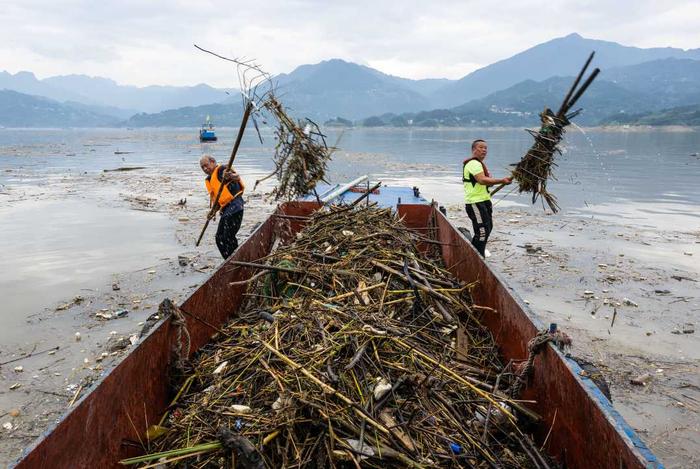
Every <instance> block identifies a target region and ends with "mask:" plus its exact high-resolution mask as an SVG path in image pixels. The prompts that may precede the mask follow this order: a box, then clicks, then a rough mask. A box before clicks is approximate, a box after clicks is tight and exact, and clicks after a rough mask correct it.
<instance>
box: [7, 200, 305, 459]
mask: <svg viewBox="0 0 700 469" xmlns="http://www.w3.org/2000/svg"><path fill="white" fill-rule="evenodd" d="M317 207H318V205H317V204H316V203H290V204H285V205H283V206H282V207H280V208H278V210H277V211H276V212H275V213H277V214H288V215H294V216H305V215H308V214H309V213H311V212H312V211H313V210H315V209H316V208H317ZM301 224H302V223H301V222H300V221H293V220H287V219H283V218H280V217H275V216H272V217H270V218H268V219H267V220H266V221H265V222H264V223H263V224H262V225H261V226H260V227H259V228H258V229H257V230H255V232H254V233H253V234H252V235H251V236H250V237H249V238H248V240H246V242H245V243H243V244H242V245H241V247H240V248H239V249H238V250H237V251H236V253H235V254H234V255H233V256H232V257H231V258H229V259H228V261H226V263H225V264H224V265H223V266H222V267H221V268H219V269H217V270H216V272H214V274H213V275H212V276H211V277H210V278H209V279H208V280H207V281H206V282H205V283H204V284H203V285H202V287H200V288H199V289H197V291H195V292H194V293H193V294H192V296H190V297H189V298H188V299H187V300H186V301H185V303H184V304H183V305H182V307H181V308H182V309H183V310H184V311H185V312H186V313H189V314H188V315H185V319H186V322H187V329H188V331H189V334H190V340H191V343H190V350H191V353H194V352H195V351H196V350H197V349H198V348H199V347H201V346H202V345H204V344H205V343H206V342H208V341H209V339H210V338H211V336H212V335H213V334H214V333H216V331H215V330H214V329H212V327H210V326H208V325H206V324H204V323H202V322H200V321H197V320H195V319H193V318H192V317H191V315H195V316H197V317H198V318H200V319H202V320H204V321H206V322H207V323H209V324H210V325H211V326H215V327H219V326H220V325H222V324H224V323H225V322H226V321H227V320H228V319H229V318H230V317H232V316H233V315H234V314H236V312H237V309H238V307H239V306H240V303H241V301H242V299H243V296H242V293H243V290H244V289H243V287H240V286H238V287H230V286H229V283H230V282H233V281H238V280H243V279H246V278H249V277H250V276H251V275H252V274H254V273H256V272H257V271H252V270H251V269H248V268H246V269H236V268H235V266H233V265H232V261H236V260H239V261H247V262H255V260H257V259H259V258H260V257H263V256H264V255H266V254H267V253H268V252H269V250H270V248H271V243H272V240H273V239H274V236H275V235H277V234H283V233H284V232H289V229H290V228H291V229H292V230H296V229H298V228H299V227H300V225H301ZM175 337H176V328H175V327H174V326H173V325H172V323H171V320H170V319H168V320H166V321H164V322H162V323H160V324H158V326H157V327H155V328H154V330H152V331H151V333H150V334H149V335H148V336H147V337H145V338H144V339H143V341H142V342H141V343H139V344H138V346H137V347H136V348H135V349H134V350H133V351H132V352H131V353H130V354H129V355H128V356H127V357H126V358H124V360H123V361H122V362H121V363H120V364H119V365H118V366H117V367H115V368H114V369H113V370H112V371H110V372H109V374H108V375H107V376H105V377H104V378H102V379H101V381H100V382H98V383H97V385H96V387H95V389H94V390H93V391H92V392H90V393H89V394H88V395H86V396H85V397H83V398H82V399H81V400H79V401H78V403H77V404H76V405H75V407H74V408H73V410H71V411H70V412H69V413H68V414H66V415H65V416H64V417H63V418H62V419H61V421H60V422H59V423H58V424H57V425H56V426H55V427H53V428H52V429H50V430H49V431H48V432H47V433H46V434H45V435H44V437H43V438H41V439H40V440H38V441H37V442H36V443H35V445H34V446H33V447H30V448H29V449H28V450H27V451H28V453H27V454H26V456H25V457H24V458H23V459H21V460H20V461H19V462H18V463H17V466H16V467H18V468H22V469H25V468H44V467H50V468H55V469H63V468H65V469H74V468H82V467H86V468H87V467H89V468H93V467H94V468H97V467H99V468H108V467H114V468H117V467H123V466H121V465H119V464H118V461H119V460H120V459H123V458H126V457H130V456H134V455H137V454H142V452H143V451H142V450H141V449H140V440H139V439H140V438H141V439H142V438H143V435H144V433H145V430H146V428H147V423H148V424H149V425H150V424H154V423H157V422H158V420H159V419H160V416H161V415H162V413H163V412H164V410H165V408H166V407H167V405H168V399H169V395H168V388H167V383H168V369H169V361H170V357H171V347H172V345H173V343H174V340H175V339H174V338H175Z"/></svg>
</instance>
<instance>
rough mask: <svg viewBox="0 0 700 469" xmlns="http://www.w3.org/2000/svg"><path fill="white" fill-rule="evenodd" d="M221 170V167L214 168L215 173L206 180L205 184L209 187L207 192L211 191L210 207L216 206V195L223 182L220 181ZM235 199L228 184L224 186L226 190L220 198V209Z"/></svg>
mask: <svg viewBox="0 0 700 469" xmlns="http://www.w3.org/2000/svg"><path fill="white" fill-rule="evenodd" d="M219 168H221V165H218V166H217V167H216V168H214V172H212V173H211V176H209V177H208V178H207V179H205V180H204V184H205V185H206V186H207V191H209V199H210V202H209V205H213V204H214V200H215V199H216V194H218V193H219V187H220V186H221V181H219ZM233 199H234V194H231V191H229V190H228V184H226V185H225V186H224V190H223V191H221V196H220V197H219V207H221V208H223V207H225V206H226V205H228V203H229V202H231V201H232V200H233Z"/></svg>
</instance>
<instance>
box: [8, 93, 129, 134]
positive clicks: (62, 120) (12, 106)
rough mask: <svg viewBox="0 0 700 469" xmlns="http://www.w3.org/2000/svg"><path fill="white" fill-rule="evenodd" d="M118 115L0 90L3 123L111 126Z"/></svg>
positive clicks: (29, 125)
mask: <svg viewBox="0 0 700 469" xmlns="http://www.w3.org/2000/svg"><path fill="white" fill-rule="evenodd" d="M117 123H118V119H116V118H114V117H112V116H105V115H103V114H98V113H96V112H93V111H90V110H88V109H85V108H81V107H74V106H71V105H69V104H65V103H59V102H58V101H54V100H52V99H48V98H44V97H40V96H31V95H28V94H23V93H18V92H16V91H9V90H0V125H2V126H4V127H111V126H114V125H116V124H117Z"/></svg>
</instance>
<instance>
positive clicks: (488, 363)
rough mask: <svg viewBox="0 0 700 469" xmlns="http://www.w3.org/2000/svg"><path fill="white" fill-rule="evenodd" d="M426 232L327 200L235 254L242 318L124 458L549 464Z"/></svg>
mask: <svg viewBox="0 0 700 469" xmlns="http://www.w3.org/2000/svg"><path fill="white" fill-rule="evenodd" d="M429 238H430V233H429V232H420V233H419V232H415V231H411V230H409V229H408V228H406V226H405V225H404V224H403V223H402V222H401V220H399V219H398V218H397V216H396V215H395V214H393V213H392V211H391V210H390V209H379V208H375V207H373V206H371V205H370V206H368V207H362V208H357V207H345V208H338V207H332V208H331V209H330V211H326V212H319V213H316V214H314V215H312V217H310V218H309V219H308V223H307V225H306V227H305V228H304V229H303V230H302V231H300V232H299V233H298V234H297V235H296V236H295V237H294V238H293V242H292V243H290V244H288V245H286V246H282V247H278V248H277V249H276V250H274V252H273V253H272V254H270V255H269V256H267V257H266V258H264V259H260V260H259V261H258V262H256V263H242V262H232V265H236V266H237V267H236V268H248V269H250V268H251V267H252V268H253V270H254V271H255V272H256V273H255V274H254V275H253V276H252V277H251V278H250V279H249V280H247V281H245V283H248V284H249V288H248V293H247V294H246V296H247V299H246V302H245V304H244V305H243V306H242V308H241V311H242V313H241V314H240V315H239V316H238V317H237V318H236V319H234V320H233V321H232V322H230V323H229V324H228V325H227V326H226V327H225V328H224V329H223V333H220V334H218V336H217V337H216V338H215V340H214V341H213V342H212V343H210V344H209V345H207V346H205V347H204V348H203V350H202V352H200V353H199V354H198V356H197V357H196V358H195V360H194V361H193V362H192V363H191V365H190V368H189V371H188V372H186V373H185V375H184V376H181V377H180V383H181V384H180V385H178V389H179V391H178V392H177V393H176V396H175V399H174V404H173V405H172V406H170V408H169V410H168V412H167V414H166V415H164V416H163V420H162V421H161V424H160V425H159V426H155V427H152V428H151V430H149V438H150V440H149V442H148V448H147V450H148V454H147V455H145V456H141V457H137V458H131V459H129V460H124V461H122V463H123V464H143V465H145V467H152V466H155V465H158V464H163V463H167V462H173V463H174V462H180V463H182V464H186V465H187V467H190V468H193V467H196V468H203V467H245V468H250V467H253V468H263V467H271V468H278V467H318V468H326V467H360V466H362V467H413V468H419V467H425V468H428V467H434V466H439V467H494V468H495V467H503V468H513V467H538V468H546V467H548V466H547V462H546V461H545V459H544V458H543V457H542V456H541V455H540V453H539V451H538V450H537V449H536V448H535V447H534V445H533V443H532V442H531V440H530V437H529V436H527V434H526V431H525V430H524V427H523V421H526V420H527V418H526V417H525V415H527V412H526V410H525V409H524V407H522V404H521V403H519V402H518V401H517V400H516V399H515V398H513V397H511V396H510V391H511V390H512V388H513V387H514V383H515V382H516V379H515V377H514V376H513V375H512V374H511V373H510V372H508V367H504V366H503V364H502V363H501V361H500V360H499V356H498V351H497V347H496V345H495V344H494V341H493V338H492V336H491V334H490V332H489V331H488V329H486V328H485V327H484V326H482V325H481V324H480V312H483V310H484V309H487V308H484V307H480V306H478V305H475V304H473V302H472V300H471V297H470V288H471V287H472V286H471V285H464V284H461V283H459V282H458V281H457V280H456V279H455V278H454V277H453V276H452V275H451V274H450V273H449V272H448V271H447V270H445V269H444V268H443V267H441V266H440V265H441V261H440V260H439V258H437V255H436V253H437V249H436V248H437V246H436V244H435V242H434V241H431V240H430V239H429ZM431 253H432V254H431ZM183 467H184V466H183Z"/></svg>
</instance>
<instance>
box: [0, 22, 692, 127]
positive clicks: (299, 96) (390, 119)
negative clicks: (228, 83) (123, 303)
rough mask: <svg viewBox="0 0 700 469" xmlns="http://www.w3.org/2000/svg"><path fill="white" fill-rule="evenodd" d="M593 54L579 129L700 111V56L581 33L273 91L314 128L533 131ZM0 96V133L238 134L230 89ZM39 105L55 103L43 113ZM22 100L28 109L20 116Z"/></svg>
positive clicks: (54, 90)
mask: <svg viewBox="0 0 700 469" xmlns="http://www.w3.org/2000/svg"><path fill="white" fill-rule="evenodd" d="M592 50H595V51H596V56H595V59H594V62H593V64H594V65H595V66H598V67H600V68H601V69H602V70H603V71H602V73H601V74H600V76H599V78H598V79H597V80H596V82H595V83H594V84H593V86H592V87H591V88H590V90H589V91H588V92H587V93H586V95H584V97H583V98H582V100H581V101H580V105H581V106H582V107H584V108H585V112H584V113H583V114H582V115H581V116H580V117H579V118H577V122H580V123H583V124H595V123H599V122H603V121H604V120H605V119H607V118H609V117H611V116H620V115H624V114H640V113H643V112H656V111H660V110H662V109H669V108H673V107H678V106H687V105H693V104H698V103H700V49H691V50H682V49H675V48H648V49H642V48H637V47H628V46H623V45H620V44H617V43H614V42H608V41H600V40H595V39H587V38H583V37H581V36H580V35H578V34H570V35H568V36H565V37H561V38H556V39H552V40H551V41H547V42H545V43H543V44H539V45H536V46H534V47H532V48H530V49H527V50H525V51H523V52H521V53H519V54H516V55H514V56H512V57H510V58H508V59H504V60H501V61H498V62H496V63H494V64H491V65H488V66H486V67H483V68H481V69H479V70H476V71H474V72H472V73H470V74H468V75H466V76H465V77H463V78H461V79H459V80H447V79H425V80H411V79H406V78H400V77H396V76H392V75H388V74H385V73H382V72H380V71H378V70H375V69H372V68H370V67H366V66H363V65H358V64H354V63H351V62H346V61H343V60H340V59H332V60H327V61H323V62H320V63H318V64H313V65H302V66H300V67H297V68H296V69H295V70H293V71H292V72H290V73H288V74H280V75H277V76H275V77H274V78H273V82H274V84H275V87H276V93H277V95H278V96H279V97H280V98H281V101H282V102H283V103H284V105H285V106H287V107H288V108H289V109H290V112H291V113H292V114H293V115H295V116H298V117H302V116H303V117H309V118H311V119H314V120H316V121H318V122H325V121H329V120H331V119H335V118H337V117H341V118H344V119H346V120H350V121H355V122H365V123H367V124H368V125H523V124H526V125H528V124H529V125H533V115H535V117H534V119H536V114H537V113H538V112H540V111H541V110H542V108H543V107H544V106H545V105H547V106H552V107H556V106H557V105H558V104H559V102H558V101H559V100H561V99H562V97H563V95H564V93H565V91H566V89H567V88H568V86H570V83H571V81H572V80H573V78H572V76H573V75H574V74H575V73H576V72H577V71H578V69H579V68H580V66H581V64H582V63H583V61H584V60H585V59H586V57H587V56H588V54H589V53H590V51H592ZM3 88H5V89H8V90H13V91H15V92H18V93H22V94H23V95H22V96H26V98H22V96H17V95H9V94H6V93H2V94H0V125H5V126H7V125H8V123H9V122H13V121H21V122H25V125H29V126H32V125H43V124H40V122H47V121H51V119H49V118H46V116H44V117H42V116H41V115H40V113H41V112H48V111H47V110H48V109H51V112H56V110H57V109H58V108H59V107H65V108H66V109H65V110H64V111H63V114H65V115H71V116H73V118H72V119H70V120H67V121H65V122H66V124H65V125H77V126H80V125H85V126H92V125H96V123H101V124H100V125H115V124H109V122H114V120H115V119H116V120H117V121H119V122H120V125H126V126H131V127H135V126H196V125H199V124H200V123H201V122H202V120H203V119H204V117H205V116H206V115H210V116H212V118H213V119H214V120H215V122H216V123H217V124H218V125H237V121H238V120H239V119H240V114H241V106H240V102H239V100H238V99H236V98H231V97H229V96H228V95H227V92H226V91H227V90H222V89H216V88H213V87H210V86H208V85H204V84H200V85H196V86H192V87H172V86H149V87H143V88H138V87H135V86H124V85H118V84H117V83H115V82H114V81H112V80H109V79H106V78H97V77H87V76H84V75H66V76H58V77H51V78H45V79H43V80H38V79H37V78H36V77H35V76H34V75H33V74H31V73H29V72H20V73H17V74H15V75H12V74H9V73H7V72H0V90H2V89H3ZM232 94H233V95H235V93H232ZM27 95H34V96H27ZM37 96H40V97H42V98H43V99H44V101H41V100H39V101H37V99H39V98H38V97H37ZM46 98H48V99H51V100H53V102H52V103H51V104H50V106H48V104H47V101H46ZM21 99H26V100H27V105H26V106H24V107H18V100H21ZM5 101H7V103H8V104H7V105H6V104H4V103H5ZM38 103H43V105H41V106H39V105H38ZM32 106H34V108H35V109H36V113H37V114H36V116H35V119H34V120H35V121H36V122H35V123H34V124H32V116H31V115H28V116H25V118H23V119H19V120H18V119H17V118H16V117H15V118H12V117H7V116H5V115H4V114H5V113H7V112H9V109H22V110H23V112H25V113H26V112H27V110H28V109H32ZM47 106H48V107H47ZM81 116H82V117H81ZM368 116H375V117H374V118H372V119H367V117H368ZM81 119H84V122H82V123H81ZM334 122H340V121H338V120H337V119H335V121H334ZM105 123H107V124H105Z"/></svg>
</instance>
